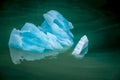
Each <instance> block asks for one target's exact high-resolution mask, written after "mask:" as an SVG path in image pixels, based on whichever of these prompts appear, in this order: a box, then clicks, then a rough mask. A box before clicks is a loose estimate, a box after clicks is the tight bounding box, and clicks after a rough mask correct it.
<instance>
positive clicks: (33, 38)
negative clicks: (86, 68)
mask: <svg viewBox="0 0 120 80" xmlns="http://www.w3.org/2000/svg"><path fill="white" fill-rule="evenodd" d="M43 17H44V19H45V20H44V21H43V23H42V24H41V25H39V26H36V25H34V24H32V23H25V24H24V26H23V27H22V28H21V29H20V30H18V29H16V28H14V29H13V30H12V32H11V34H10V39H9V43H8V45H9V49H10V56H11V59H12V62H13V63H14V64H20V63H21V61H23V60H27V61H34V60H40V59H43V58H44V57H47V56H56V55H58V54H59V53H60V52H63V51H65V50H66V49H68V48H70V47H71V46H72V45H73V44H74V42H73V38H74V36H73V34H72V33H71V31H70V30H71V29H73V28H74V27H73V25H72V23H71V22H69V21H68V20H67V19H65V18H64V17H63V16H62V15H61V14H60V13H59V12H57V11H55V10H50V11H48V12H47V13H45V14H43ZM87 52H88V39H87V36H86V35H84V36H83V37H82V38H81V39H80V41H79V42H78V44H77V45H76V47H75V49H74V51H73V52H72V55H74V56H76V57H80V58H81V57H84V55H85V54H87Z"/></svg>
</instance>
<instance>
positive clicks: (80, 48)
mask: <svg viewBox="0 0 120 80" xmlns="http://www.w3.org/2000/svg"><path fill="white" fill-rule="evenodd" d="M87 52H88V38H87V36H86V35H84V36H83V37H82V38H81V39H80V40H79V42H78V43H77V45H76V47H75V49H74V51H73V52H72V55H74V56H75V57H78V58H82V57H84V55H85V54H87Z"/></svg>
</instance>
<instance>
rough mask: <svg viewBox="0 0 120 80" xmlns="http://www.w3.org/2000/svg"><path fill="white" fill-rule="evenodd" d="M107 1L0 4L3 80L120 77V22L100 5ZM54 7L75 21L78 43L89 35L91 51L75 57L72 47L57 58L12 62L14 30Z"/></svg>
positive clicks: (37, 0)
mask: <svg viewBox="0 0 120 80" xmlns="http://www.w3.org/2000/svg"><path fill="white" fill-rule="evenodd" d="M105 3H106V2H105V0H97V1H95V0H91V1H89V0H84V1H80V0H63V1H62V0H61V1H60V0H55V1H52V0H44V1H42V0H11V1H9V0H5V1H4V2H3V3H2V4H1V7H0V28H1V29H0V80H120V50H119V49H120V42H119V41H120V24H119V23H118V22H117V21H116V17H115V16H112V15H111V14H110V12H107V11H105V10H104V9H102V8H101V6H103V5H105ZM51 9H54V10H57V11H58V12H60V13H61V14H62V15H63V16H64V17H65V18H66V19H68V20H69V21H71V22H72V23H73V25H74V29H73V30H72V32H73V34H74V41H75V44H76V43H77V42H78V40H79V39H80V37H81V36H83V35H84V34H86V35H87V36H88V39H89V52H88V54H87V55H86V56H85V57H84V58H83V59H76V58H74V57H73V56H72V55H71V52H72V51H73V48H71V49H69V50H68V51H66V52H64V53H62V54H60V55H58V56H57V58H52V59H51V58H50V57H47V58H45V59H43V60H37V61H23V62H22V64H18V65H15V64H13V63H12V61H11V57H10V53H9V48H8V40H9V36H10V32H11V30H12V29H13V28H14V27H16V28H18V29H20V28H21V27H22V26H23V25H24V23H25V22H31V23H34V24H35V25H40V24H41V23H42V22H43V20H44V19H43V16H42V15H43V13H45V12H47V11H49V10H51ZM74 46H75V45H74ZM74 46H73V47H74ZM16 54H17V53H16Z"/></svg>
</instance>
